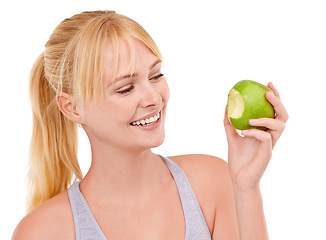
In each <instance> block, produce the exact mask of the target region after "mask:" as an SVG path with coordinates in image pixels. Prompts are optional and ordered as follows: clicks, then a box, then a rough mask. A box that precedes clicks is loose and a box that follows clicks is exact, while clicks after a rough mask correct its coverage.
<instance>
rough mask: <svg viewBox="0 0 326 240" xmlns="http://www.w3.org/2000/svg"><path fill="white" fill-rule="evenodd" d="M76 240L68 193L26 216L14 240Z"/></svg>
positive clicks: (16, 230) (45, 203)
mask: <svg viewBox="0 0 326 240" xmlns="http://www.w3.org/2000/svg"><path fill="white" fill-rule="evenodd" d="M20 239H24V240H29V239H33V240H38V239H42V240H51V239H67V240H69V239H75V231H74V222H73V216H72V212H71V208H70V203H69V198H68V192H67V191H64V192H62V193H60V194H58V195H57V196H55V197H53V198H51V199H49V200H47V201H46V202H44V203H43V204H42V205H41V206H39V207H37V208H36V209H34V210H33V211H32V212H30V213H29V214H28V215H26V216H25V217H24V218H23V219H22V220H21V221H20V223H19V224H18V225H17V227H16V229H15V231H14V233H13V236H12V240H20Z"/></svg>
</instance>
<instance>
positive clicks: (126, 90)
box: [117, 85, 135, 94]
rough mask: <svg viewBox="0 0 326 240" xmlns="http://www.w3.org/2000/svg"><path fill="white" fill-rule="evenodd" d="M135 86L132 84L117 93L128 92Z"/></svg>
mask: <svg viewBox="0 0 326 240" xmlns="http://www.w3.org/2000/svg"><path fill="white" fill-rule="evenodd" d="M134 88H135V87H134V86H133V85H131V86H130V87H129V88H126V89H123V90H121V91H117V93H119V94H126V93H128V92H130V91H131V90H133V89H134Z"/></svg>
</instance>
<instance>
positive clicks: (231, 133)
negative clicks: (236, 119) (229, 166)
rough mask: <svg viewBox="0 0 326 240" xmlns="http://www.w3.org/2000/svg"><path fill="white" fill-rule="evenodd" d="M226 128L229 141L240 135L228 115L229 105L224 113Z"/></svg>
mask: <svg viewBox="0 0 326 240" xmlns="http://www.w3.org/2000/svg"><path fill="white" fill-rule="evenodd" d="M223 123H224V128H225V133H226V137H227V140H228V142H230V141H233V140H235V139H236V138H238V137H240V136H239V134H238V132H237V130H236V129H235V128H234V127H233V126H232V124H231V123H230V120H229V118H228V115H227V107H225V113H224V121H223Z"/></svg>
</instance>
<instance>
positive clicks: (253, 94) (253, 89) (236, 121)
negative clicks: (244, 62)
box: [227, 80, 275, 130]
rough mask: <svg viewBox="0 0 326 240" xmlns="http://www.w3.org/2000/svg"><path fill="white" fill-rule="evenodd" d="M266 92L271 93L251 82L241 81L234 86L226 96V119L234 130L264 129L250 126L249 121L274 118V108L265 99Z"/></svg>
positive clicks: (260, 85)
mask: <svg viewBox="0 0 326 240" xmlns="http://www.w3.org/2000/svg"><path fill="white" fill-rule="evenodd" d="M267 91H270V92H271V93H273V91H272V90H271V89H270V88H268V87H266V86H264V85H262V84H260V83H257V82H254V81H251V80H242V81H240V82H238V83H237V84H235V85H234V87H233V88H232V89H231V91H230V92H229V95H228V104H227V107H228V109H227V110H228V118H229V119H230V122H231V124H232V125H233V126H234V127H235V128H236V129H239V130H246V129H252V128H257V129H264V128H262V127H255V126H251V125H250V124H249V120H250V119H258V118H263V117H267V118H274V116H275V111H274V108H273V106H272V105H271V104H270V103H269V102H268V101H267V99H266V97H265V96H266V92H267ZM273 94H274V93H273Z"/></svg>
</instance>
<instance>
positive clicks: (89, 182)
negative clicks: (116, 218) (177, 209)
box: [80, 146, 170, 202]
mask: <svg viewBox="0 0 326 240" xmlns="http://www.w3.org/2000/svg"><path fill="white" fill-rule="evenodd" d="M104 149H105V150H104ZM167 171H168V169H167V167H166V166H165V164H164V162H163V160H162V159H160V157H159V156H157V155H155V154H154V153H153V152H152V151H151V150H150V149H147V150H143V151H126V149H124V150H122V149H120V150H119V149H117V148H110V147H108V146H105V148H103V150H102V151H100V150H99V149H93V148H92V164H91V167H90V170H89V171H88V173H87V175H86V176H85V178H84V179H83V181H82V183H81V185H80V188H81V191H82V192H83V194H85V195H88V196H89V197H91V196H103V198H102V199H103V201H107V200H108V199H109V198H110V199H111V200H114V201H120V202H121V201H125V200H128V199H131V200H132V201H135V198H137V197H139V198H142V199H144V198H146V196H149V195H150V194H151V193H152V191H153V189H159V187H158V186H159V185H160V184H162V183H163V181H164V180H168V179H167V178H166V177H167V176H170V174H166V173H167ZM85 197H86V198H87V196H85Z"/></svg>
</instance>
